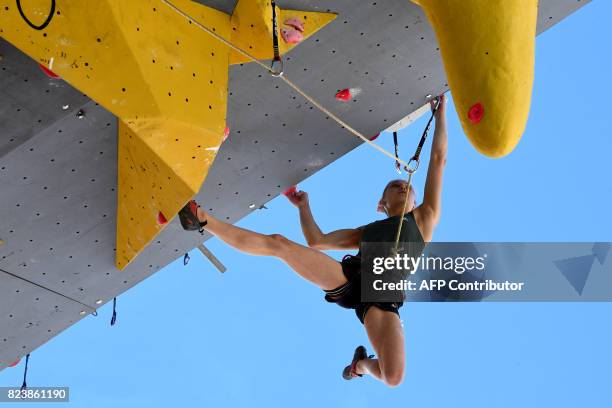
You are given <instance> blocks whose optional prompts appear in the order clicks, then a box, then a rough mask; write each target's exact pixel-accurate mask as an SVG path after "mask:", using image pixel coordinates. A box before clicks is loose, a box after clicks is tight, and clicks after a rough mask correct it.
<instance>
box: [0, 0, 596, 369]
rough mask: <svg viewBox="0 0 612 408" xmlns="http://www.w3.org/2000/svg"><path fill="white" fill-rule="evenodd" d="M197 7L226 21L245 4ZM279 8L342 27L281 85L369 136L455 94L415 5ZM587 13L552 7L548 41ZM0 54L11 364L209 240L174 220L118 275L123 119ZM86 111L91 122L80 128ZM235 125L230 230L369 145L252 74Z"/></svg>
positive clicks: (238, 90)
mask: <svg viewBox="0 0 612 408" xmlns="http://www.w3.org/2000/svg"><path fill="white" fill-rule="evenodd" d="M200 2H201V3H205V4H210V5H212V6H214V7H217V8H219V9H222V10H224V11H226V12H231V10H232V9H233V7H234V5H235V3H236V2H235V1H204V0H201V1H200ZM278 3H279V5H280V6H281V7H285V8H296V9H307V10H320V11H326V10H327V9H329V10H330V11H334V12H337V13H339V17H338V19H336V21H334V22H333V23H331V24H330V25H328V26H327V27H325V28H324V29H323V30H321V31H319V32H318V33H317V34H316V35H315V36H313V37H311V38H310V39H309V40H308V41H306V42H304V43H303V44H300V45H299V46H298V47H296V48H295V49H294V50H293V51H291V52H290V53H289V54H288V55H287V56H286V70H285V72H286V75H287V76H288V77H289V78H291V79H292V80H294V81H295V82H296V83H297V84H298V85H299V86H301V87H302V88H303V89H304V90H305V91H307V92H308V93H309V94H311V95H313V96H314V97H315V98H316V99H318V100H319V101H321V102H322V103H323V104H324V105H325V106H327V107H329V108H330V109H331V110H332V111H333V112H334V113H336V114H338V115H339V116H340V117H342V118H343V119H344V120H346V122H347V123H349V124H350V125H351V126H354V127H355V128H356V129H358V130H360V131H361V132H362V133H364V134H366V135H374V134H376V133H378V132H379V131H381V130H382V129H385V128H387V127H389V126H390V125H391V124H393V123H395V122H396V121H398V120H399V119H401V118H403V117H404V116H406V115H407V114H408V113H410V112H412V111H414V110H416V109H417V108H418V107H419V106H421V105H422V104H423V103H424V102H425V99H424V98H425V95H427V94H437V93H441V92H442V91H444V90H446V88H447V85H446V80H445V75H444V71H443V67H442V64H441V61H440V53H439V51H438V49H437V43H436V40H435V38H434V36H433V33H432V30H431V28H430V26H429V24H428V23H427V22H426V20H425V18H424V17H423V14H422V12H421V10H420V9H419V8H418V7H416V6H414V5H413V4H412V3H410V2H409V1H407V0H385V1H377V2H355V1H354V0H342V1H339V0H335V1H332V0H328V1H320V2H314V1H297V0H296V1H279V2H278ZM357 3H358V4H359V6H357V7H356V6H355V4H357ZM584 3H585V2H584V1H582V2H580V1H575V0H571V1H570V0H542V1H541V2H540V15H539V27H538V29H539V30H540V31H542V30H544V29H546V28H548V27H550V26H551V25H552V24H554V23H556V22H558V21H559V20H561V19H562V18H564V17H565V16H567V15H568V14H569V13H571V12H573V11H575V10H576V9H577V8H579V7H580V6H581V5H583V4H584ZM0 54H2V55H3V58H2V60H1V61H0V69H1V71H0V239H3V240H5V243H4V245H1V246H0V269H1V270H4V271H6V272H8V273H10V274H14V275H17V276H18V277H20V278H23V279H27V280H29V281H31V283H28V282H26V281H24V280H22V279H18V278H15V277H13V276H12V275H9V274H7V273H5V272H2V271H1V270H0V361H3V362H5V363H6V362H9V361H12V360H14V359H15V358H16V357H18V356H22V355H24V354H26V353H27V352H29V351H31V350H33V349H34V348H36V347H38V346H39V345H41V344H43V343H44V342H45V341H47V340H48V339H50V338H51V337H53V336H55V335H56V334H57V333H59V332H60V331H61V330H63V329H64V328H66V327H68V326H69V325H71V324H73V323H74V322H76V321H77V320H78V319H79V318H80V317H81V316H80V315H79V312H80V311H81V310H83V309H86V310H89V311H91V310H93V309H95V308H96V307H99V304H98V303H100V304H104V303H106V302H108V301H109V300H112V298H113V297H114V296H117V295H119V294H121V293H123V292H124V291H126V290H128V289H129V288H131V287H132V286H134V285H136V284H138V283H139V282H141V281H142V280H143V279H146V278H147V277H148V276H150V275H151V274H153V273H155V272H156V271H158V270H159V269H161V268H162V267H164V266H165V265H167V264H168V263H170V262H172V261H173V260H175V259H177V258H180V257H182V255H183V254H184V253H185V252H187V251H189V250H190V249H192V248H194V247H195V246H196V245H197V244H198V243H200V242H201V241H203V240H205V239H207V238H208V236H205V237H201V236H199V235H198V234H196V233H191V234H187V233H184V232H183V230H182V229H181V227H180V225H179V223H178V221H177V219H176V218H175V219H173V220H171V222H170V223H169V225H168V226H167V227H166V228H165V229H164V230H163V231H162V232H161V233H160V234H159V236H158V237H157V238H156V239H155V240H154V241H153V242H152V244H151V245H149V247H147V248H146V249H145V250H144V251H143V252H142V254H141V255H140V256H138V257H137V258H136V259H135V260H134V261H133V262H132V263H131V264H130V265H129V266H128V267H127V268H126V269H125V270H124V271H118V270H116V269H115V268H114V245H115V222H116V215H115V212H116V208H117V200H116V183H117V181H116V176H117V165H116V160H117V152H116V151H117V123H116V119H114V117H113V116H112V115H111V114H110V113H108V112H107V111H106V110H104V109H103V108H102V107H100V106H97V105H96V104H95V103H94V102H92V101H89V100H88V99H87V98H85V97H84V96H83V95H82V94H81V93H80V92H78V91H77V90H74V89H73V88H71V87H70V86H69V85H67V84H65V83H64V82H63V81H61V80H50V79H48V78H47V77H46V76H44V74H42V72H41V71H40V69H39V68H38V64H37V63H35V62H34V61H31V60H30V59H29V58H27V57H26V56H25V55H23V54H21V53H20V52H19V51H17V50H16V49H14V48H13V47H12V46H10V45H8V44H7V43H6V42H4V41H3V40H0ZM26 79H27V81H25V80H26ZM348 87H358V88H360V89H361V93H360V94H359V95H357V96H356V97H355V98H354V100H353V101H350V102H346V103H344V102H338V101H336V100H335V99H334V94H335V93H336V91H338V90H339V89H343V88H348ZM47 91H48V92H47ZM63 105H69V108H68V109H67V110H63V109H62V106H63ZM81 107H82V108H83V109H84V110H85V111H86V116H85V118H83V119H78V118H77V117H76V116H75V112H76V111H77V110H78V109H79V108H81ZM18 109H19V110H18ZM228 123H229V126H230V128H231V134H230V137H229V139H228V140H227V141H226V142H225V143H224V144H223V145H222V146H221V148H220V151H219V154H218V155H217V158H216V159H215V162H214V164H213V166H212V168H211V170H210V173H209V176H208V178H207V180H206V182H205V184H204V186H203V187H202V190H201V191H200V193H199V194H198V195H197V199H198V200H200V201H202V203H203V204H204V205H205V206H206V207H207V208H209V209H210V210H211V211H212V212H213V213H214V214H215V215H216V216H218V217H220V218H221V219H224V220H226V221H230V222H236V221H237V220H239V219H240V218H242V217H244V216H245V215H247V214H249V213H250V212H251V211H253V210H252V209H251V208H249V205H250V204H255V205H256V206H257V207H258V206H259V205H261V204H265V203H266V202H267V201H269V200H271V199H272V198H274V197H276V196H277V195H278V194H279V193H281V192H282V191H284V190H285V189H286V188H287V187H289V186H290V185H292V184H295V183H298V182H300V181H301V180H303V179H305V178H306V177H309V176H310V175H312V174H314V173H315V172H317V171H318V170H320V169H321V168H323V167H325V166H326V165H328V164H330V163H332V162H333V161H335V160H336V159H338V158H339V157H340V156H342V155H344V154H346V153H348V152H350V151H351V150H352V149H354V148H355V147H356V146H358V145H360V143H361V141H360V140H358V139H357V138H355V137H354V136H353V135H351V134H349V133H348V132H347V131H346V130H344V129H342V128H341V127H340V126H338V125H337V124H335V123H334V122H333V121H332V120H330V119H326V117H325V115H323V114H321V113H320V112H319V111H317V109H316V108H314V107H312V106H311V105H310V104H309V103H308V102H306V101H305V100H303V99H302V97H301V96H299V95H296V94H295V93H294V92H292V91H291V90H290V89H288V88H287V87H286V86H284V84H282V83H281V82H280V81H279V80H278V79H275V78H272V77H270V76H269V75H267V74H265V73H263V72H261V69H260V68H258V67H256V66H254V65H253V64H244V65H242V66H241V65H238V66H233V67H231V68H230V83H229V100H228ZM60 130H61V132H60ZM11 139H12V140H11ZM372 154H379V153H377V152H372ZM64 197H66V198H64ZM58 222H59V224H58ZM77 232H78V233H77ZM51 248H53V249H51ZM37 285H38V286H37ZM44 288H46V289H44ZM56 292H57V293H56ZM58 293H59V294H58ZM33 299H34V300H33ZM36 299H39V300H36ZM71 299H72V300H71ZM55 306H58V308H59V309H60V312H58V311H56V308H55ZM4 339H6V340H4ZM2 368H3V365H2V364H1V363H0V369H2Z"/></svg>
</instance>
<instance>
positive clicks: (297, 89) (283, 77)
mask: <svg viewBox="0 0 612 408" xmlns="http://www.w3.org/2000/svg"><path fill="white" fill-rule="evenodd" d="M161 1H162V2H163V3H164V4H166V5H167V6H168V7H170V8H171V9H172V10H174V11H175V12H176V13H178V14H180V15H181V16H183V17H184V18H186V19H188V20H189V21H190V22H192V23H193V24H194V25H195V26H196V27H198V28H200V29H202V30H204V31H205V32H206V33H208V34H209V35H210V36H212V37H214V38H215V39H217V40H218V41H220V42H221V43H223V44H225V45H226V46H227V47H229V48H231V49H232V50H234V51H236V52H237V53H238V54H240V55H242V56H244V57H246V58H248V59H249V60H251V61H252V62H253V63H255V64H257V65H259V66H260V67H261V68H263V69H264V70H266V71H267V72H269V73H270V74H272V75H274V73H275V72H278V71H273V70H272V69H271V68H270V67H268V66H267V65H266V64H264V63H263V62H261V61H259V60H258V59H257V58H255V57H254V56H253V55H252V54H250V53H248V52H247V51H245V50H243V49H242V48H240V47H238V46H236V45H234V44H233V43H232V42H230V41H228V40H226V39H225V38H223V37H222V36H221V35H219V34H217V33H216V32H214V31H212V30H211V29H209V28H208V27H206V26H204V25H202V24H201V23H200V22H198V21H197V20H196V19H194V18H193V17H191V16H190V15H189V14H187V13H185V12H184V11H183V10H181V9H180V8H178V7H176V6H175V5H174V4H172V3H171V2H170V0H161ZM278 78H280V79H281V80H282V81H283V82H285V84H287V85H288V86H289V87H290V88H291V89H293V90H294V91H295V92H297V93H298V94H299V95H300V96H302V97H303V98H304V99H306V100H307V101H308V102H310V103H311V104H312V105H313V106H314V107H316V108H317V109H319V110H320V111H321V112H323V113H324V114H325V115H327V116H328V117H329V118H331V119H333V120H334V121H335V122H337V123H338V124H339V125H341V126H342V128H344V129H346V130H348V131H349V132H351V133H352V134H353V135H355V136H357V137H358V138H360V139H361V140H363V141H364V142H365V143H367V144H369V145H370V146H371V147H373V148H374V149H376V150H378V151H379V152H381V153H382V154H384V155H385V156H387V157H389V158H391V159H393V160H397V161H399V162H400V164H402V165H404V166H407V165H408V163H406V162H405V161H403V160H401V159H399V158H396V157H395V156H394V155H393V154H392V153H390V152H388V151H387V150H385V149H384V148H382V147H380V146H379V145H377V144H376V143H373V142H372V141H370V139H369V138H368V137H366V136H364V135H363V134H362V133H361V132H359V131H357V130H356V129H354V128H353V127H351V126H350V125H349V124H348V123H346V122H344V121H343V120H342V119H340V118H339V117H338V116H336V115H334V114H333V113H332V112H331V111H330V110H329V109H327V108H325V107H324V106H323V105H321V104H320V103H319V102H318V101H317V100H315V99H314V98H313V97H311V96H310V95H308V94H307V93H306V92H304V91H303V90H302V89H301V88H300V87H299V86H297V85H296V84H295V83H293V82H292V81H291V80H289V78H287V76H286V75H280V76H278Z"/></svg>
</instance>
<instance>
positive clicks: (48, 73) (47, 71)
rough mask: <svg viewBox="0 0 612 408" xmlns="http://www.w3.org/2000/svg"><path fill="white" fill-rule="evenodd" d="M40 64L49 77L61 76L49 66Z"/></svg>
mask: <svg viewBox="0 0 612 408" xmlns="http://www.w3.org/2000/svg"><path fill="white" fill-rule="evenodd" d="M38 66H39V67H40V69H41V70H42V72H44V73H45V75H47V76H48V77H49V78H54V79H55V78H59V77H60V76H59V75H57V74H56V73H55V72H53V71H51V70H50V69H49V68H47V67H45V66H44V65H43V64H38Z"/></svg>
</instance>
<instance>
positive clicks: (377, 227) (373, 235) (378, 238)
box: [360, 212, 425, 243]
mask: <svg viewBox="0 0 612 408" xmlns="http://www.w3.org/2000/svg"><path fill="white" fill-rule="evenodd" d="M399 221H400V219H399V215H396V216H394V217H389V218H386V219H384V220H379V221H374V222H372V223H370V224H367V225H364V226H363V227H360V228H361V229H363V234H362V235H361V242H387V243H394V242H395V239H396V235H397V227H398V226H399ZM400 242H413V243H414V242H419V243H421V242H425V241H424V240H423V236H422V235H421V231H420V230H419V227H418V225H417V223H416V220H415V219H414V214H413V213H412V212H409V213H408V214H406V215H404V222H403V223H402V232H401V233H400Z"/></svg>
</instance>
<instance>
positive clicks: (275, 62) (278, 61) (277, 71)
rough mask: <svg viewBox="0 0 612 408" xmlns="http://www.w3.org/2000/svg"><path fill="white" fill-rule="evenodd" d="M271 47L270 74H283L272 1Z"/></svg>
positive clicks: (276, 22) (275, 75)
mask: <svg viewBox="0 0 612 408" xmlns="http://www.w3.org/2000/svg"><path fill="white" fill-rule="evenodd" d="M272 48H273V49H274V59H272V63H271V64H270V74H271V75H272V76H274V77H280V76H282V75H283V69H284V63H283V59H282V58H281V55H280V51H279V49H278V21H277V19H276V3H275V2H274V1H272ZM276 67H277V68H276Z"/></svg>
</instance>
